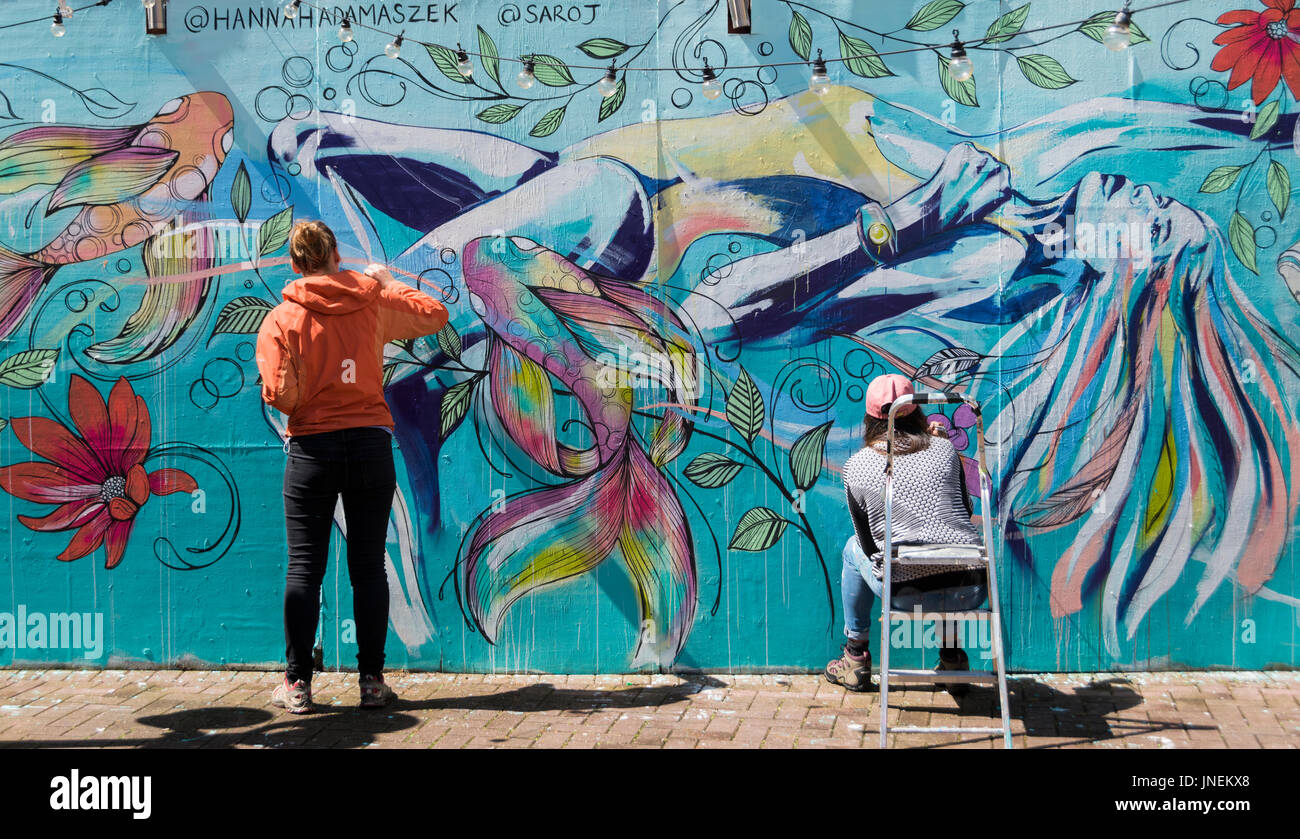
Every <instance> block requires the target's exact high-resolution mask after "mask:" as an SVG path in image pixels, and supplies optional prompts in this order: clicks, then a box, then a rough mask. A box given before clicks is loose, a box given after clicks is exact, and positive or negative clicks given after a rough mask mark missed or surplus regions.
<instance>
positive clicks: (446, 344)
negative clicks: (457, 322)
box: [438, 323, 462, 361]
mask: <svg viewBox="0 0 1300 839" xmlns="http://www.w3.org/2000/svg"><path fill="white" fill-rule="evenodd" d="M438 349H440V350H442V351H443V353H444V354H445V355H446V356H447V357H448V358H453V359H455V360H456V361H460V352H461V349H462V346H461V342H460V333H459V332H457V331H456V327H454V326H452V325H451V324H450V323H449V324H447V325H446V326H444V327H443V328H442V329H439V330H438Z"/></svg>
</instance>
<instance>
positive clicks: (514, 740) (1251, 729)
mask: <svg viewBox="0 0 1300 839" xmlns="http://www.w3.org/2000/svg"><path fill="white" fill-rule="evenodd" d="M275 679H276V676H275V675H274V674H270V673H262V672H246V671H245V672H232V671H221V672H212V671H176V670H136V671H121V670H110V671H59V670H49V671H33V670H26V671H21V670H7V671H0V747H7V748H15V747H17V748H31V747H42V746H46V747H48V746H82V747H86V746H103V747H128V748H134V747H140V746H162V747H169V748H218V747H224V746H242V747H252V748H277V747H285V746H312V747H336V748H355V747H363V746H377V747H383V748H416V749H424V748H438V749H459V748H478V747H483V748H561V747H562V748H591V747H605V748H609V747H615V748H624V747H633V748H671V749H677V748H682V749H695V748H760V747H761V748H777V749H781V748H862V747H865V748H873V747H875V746H876V745H878V742H879V734H878V728H877V727H878V725H879V719H880V717H879V697H878V695H877V694H875V693H869V694H853V693H846V692H845V691H844V690H843V689H841V688H838V687H835V686H834V685H830V684H827V683H826V682H825V681H823V680H822V678H821V677H820V676H813V675H762V676H754V675H738V676H729V675H700V676H689V677H679V676H675V675H655V676H555V675H530V676H484V675H457V674H427V673H412V674H391V675H390V677H389V682H390V684H392V685H393V686H394V687H395V688H396V689H397V690H398V692H399V694H400V695H401V699H400V700H399V702H398V703H397V704H395V705H394V706H392V707H390V708H387V709H384V710H382V711H367V712H363V711H361V710H359V709H358V708H356V707H355V706H356V701H357V682H356V675H355V674H324V675H320V676H317V679H316V684H315V692H316V696H315V699H316V702H317V703H318V704H317V713H315V714H313V715H310V716H304V717H292V716H290V715H288V714H286V713H284V712H283V711H281V710H280V709H278V708H273V707H271V706H269V705H268V704H267V700H268V699H269V698H270V692H271V689H272V687H273V686H274V684H275ZM894 695H896V698H897V703H898V704H897V705H894V704H893V703H891V708H890V714H891V715H893V714H897V715H898V716H899V718H900V719H901V720H902V721H903V724H915V725H963V724H964V725H990V724H993V714H994V713H995V711H996V707H997V706H996V698H995V694H994V692H993V691H991V690H989V689H985V688H980V687H975V688H972V694H971V696H970V697H968V698H967V699H966V700H964V702H963V703H962V706H961V707H960V708H959V707H958V705H957V703H956V701H955V700H953V699H952V698H950V697H949V696H948V695H947V694H946V693H941V692H934V691H932V690H931V689H929V688H920V687H914V688H911V689H909V690H907V691H897V692H896V694H894ZM1011 704H1012V718H1013V726H1014V729H1015V733H1016V737H1015V743H1016V746H1017V747H1018V748H1026V747H1027V748H1058V747H1069V748H1075V747H1083V748H1114V749H1118V748H1136V749H1161V748H1163V749H1170V748H1189V747H1190V748H1198V747H1200V748H1251V749H1253V748H1260V747H1263V748H1296V747H1297V746H1300V673H1294V672H1287V673H1282V672H1268V673H1140V674H1133V673H1129V674H1117V673H1099V674H1076V675H1030V676H1020V677H1018V678H1016V679H1014V680H1013V682H1012V703H1011ZM895 742H896V744H897V745H904V746H950V745H956V746H958V747H964V748H985V749H987V748H993V747H994V746H997V745H1000V740H999V739H998V738H991V737H985V736H981V735H970V734H968V735H962V736H959V735H950V734H948V735H945V734H925V735H906V734H903V735H896V741H895Z"/></svg>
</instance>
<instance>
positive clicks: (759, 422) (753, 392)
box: [727, 367, 766, 443]
mask: <svg viewBox="0 0 1300 839" xmlns="http://www.w3.org/2000/svg"><path fill="white" fill-rule="evenodd" d="M765 414H766V409H765V407H764V405H763V394H761V393H759V392H758V385H756V384H754V380H753V379H751V378H750V377H749V373H748V372H746V370H745V368H744V367H742V368H740V378H739V379H737V380H736V384H735V386H734V387H732V388H731V392H730V393H728V394H727V422H729V423H730V424H731V427H732V428H734V429H736V431H737V432H739V433H740V436H742V437H744V438H745V439H746V440H747V441H748V442H750V443H753V442H754V438H755V437H757V436H758V432H759V431H760V430H762V428H763V419H764V417H765Z"/></svg>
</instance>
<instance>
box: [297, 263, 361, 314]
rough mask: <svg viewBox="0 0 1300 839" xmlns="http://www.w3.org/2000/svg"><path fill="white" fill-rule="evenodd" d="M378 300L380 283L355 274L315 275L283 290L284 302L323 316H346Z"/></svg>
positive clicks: (354, 272)
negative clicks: (292, 303)
mask: <svg viewBox="0 0 1300 839" xmlns="http://www.w3.org/2000/svg"><path fill="white" fill-rule="evenodd" d="M378 296H379V281H378V280H375V279H373V278H371V277H367V276H366V275H365V274H360V273H358V272H356V271H340V272H338V273H337V274H318V275H315V276H311V277H303V278H302V279H301V280H294V281H293V282H291V283H289V284H288V285H287V286H285V287H284V299H285V300H289V301H292V302H294V303H297V304H298V305H299V306H303V307H305V308H308V309H311V310H312V311H313V312H319V313H320V314H323V315H345V314H347V313H348V312H355V311H356V310H357V309H362V308H365V307H366V306H369V305H370V304H371V303H373V302H374V301H375V298H377V297H378Z"/></svg>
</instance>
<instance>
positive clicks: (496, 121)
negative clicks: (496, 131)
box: [475, 102, 524, 125]
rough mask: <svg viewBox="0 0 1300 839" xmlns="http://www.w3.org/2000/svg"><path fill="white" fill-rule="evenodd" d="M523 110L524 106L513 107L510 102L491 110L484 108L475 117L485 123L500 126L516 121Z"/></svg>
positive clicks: (497, 105) (492, 107)
mask: <svg viewBox="0 0 1300 839" xmlns="http://www.w3.org/2000/svg"><path fill="white" fill-rule="evenodd" d="M523 109H524V106H523V105H511V104H510V103H509V102H498V103H497V104H495V105H493V106H491V107H489V108H484V109H483V110H481V111H479V112H478V113H477V114H475V116H476V117H478V118H479V119H481V120H483V121H484V122H490V123H492V124H493V125H500V124H501V123H503V122H509V121H510V120H512V119H514V118H515V117H516V116H518V115H519V112H520V111H522V110H523Z"/></svg>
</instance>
